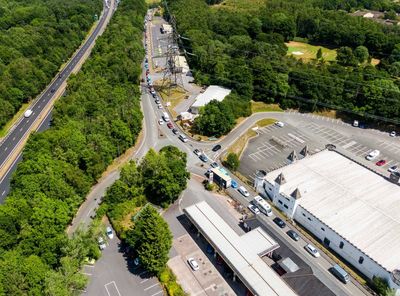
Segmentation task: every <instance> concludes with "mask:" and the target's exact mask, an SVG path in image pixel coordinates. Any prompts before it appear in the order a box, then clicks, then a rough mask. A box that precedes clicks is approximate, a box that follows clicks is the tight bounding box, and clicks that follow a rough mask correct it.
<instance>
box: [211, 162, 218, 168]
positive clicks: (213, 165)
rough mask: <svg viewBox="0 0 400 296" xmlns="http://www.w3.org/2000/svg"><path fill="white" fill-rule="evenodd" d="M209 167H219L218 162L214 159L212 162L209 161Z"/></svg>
mask: <svg viewBox="0 0 400 296" xmlns="http://www.w3.org/2000/svg"><path fill="white" fill-rule="evenodd" d="M211 167H212V168H219V164H218V163H216V162H215V161H214V162H213V163H211Z"/></svg>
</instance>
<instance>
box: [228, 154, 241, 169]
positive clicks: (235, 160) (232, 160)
mask: <svg viewBox="0 0 400 296" xmlns="http://www.w3.org/2000/svg"><path fill="white" fill-rule="evenodd" d="M224 165H226V166H227V167H228V168H230V169H231V170H232V171H236V170H237V169H238V168H239V165H240V160H239V157H238V155H237V154H236V153H232V152H231V153H229V154H228V156H227V158H226V160H225V162H224Z"/></svg>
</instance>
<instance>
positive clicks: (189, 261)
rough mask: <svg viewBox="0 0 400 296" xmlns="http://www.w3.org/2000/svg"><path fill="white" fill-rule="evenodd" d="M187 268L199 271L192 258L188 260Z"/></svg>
mask: <svg viewBox="0 0 400 296" xmlns="http://www.w3.org/2000/svg"><path fill="white" fill-rule="evenodd" d="M188 263H189V266H190V267H191V268H192V269H193V271H196V270H199V269H200V266H199V264H198V263H197V261H196V260H195V259H194V258H189V259H188Z"/></svg>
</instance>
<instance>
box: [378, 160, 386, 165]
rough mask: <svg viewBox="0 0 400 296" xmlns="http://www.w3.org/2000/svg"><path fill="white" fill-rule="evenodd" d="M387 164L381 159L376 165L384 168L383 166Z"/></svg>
mask: <svg viewBox="0 0 400 296" xmlns="http://www.w3.org/2000/svg"><path fill="white" fill-rule="evenodd" d="M385 164H386V160H384V159H381V160H380V161H378V162H377V163H376V165H377V166H383V165H385Z"/></svg>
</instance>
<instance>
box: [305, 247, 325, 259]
mask: <svg viewBox="0 0 400 296" xmlns="http://www.w3.org/2000/svg"><path fill="white" fill-rule="evenodd" d="M304 249H306V251H307V252H308V253H310V254H311V255H312V256H313V257H315V258H318V257H320V256H321V255H320V254H319V252H318V250H317V248H315V247H314V246H313V245H311V244H308V245H306V246H305V247H304Z"/></svg>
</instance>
